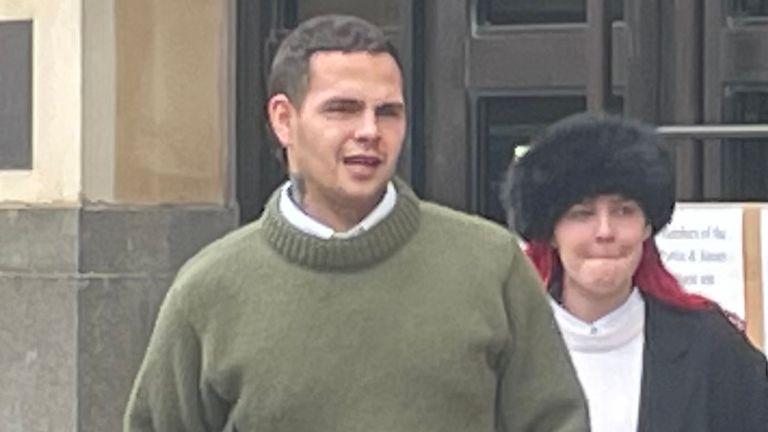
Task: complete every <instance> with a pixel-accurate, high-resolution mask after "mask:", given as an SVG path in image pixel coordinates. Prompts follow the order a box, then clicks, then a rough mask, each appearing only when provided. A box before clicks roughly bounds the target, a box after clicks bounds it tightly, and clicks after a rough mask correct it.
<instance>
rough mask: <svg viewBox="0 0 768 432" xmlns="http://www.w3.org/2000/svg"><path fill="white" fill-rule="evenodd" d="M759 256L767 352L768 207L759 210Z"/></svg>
mask: <svg viewBox="0 0 768 432" xmlns="http://www.w3.org/2000/svg"><path fill="white" fill-rule="evenodd" d="M760 256H761V259H762V261H763V262H762V269H761V270H762V274H763V280H762V288H763V337H764V338H765V339H764V342H763V352H764V353H766V354H768V208H766V207H763V208H762V209H761V210H760Z"/></svg>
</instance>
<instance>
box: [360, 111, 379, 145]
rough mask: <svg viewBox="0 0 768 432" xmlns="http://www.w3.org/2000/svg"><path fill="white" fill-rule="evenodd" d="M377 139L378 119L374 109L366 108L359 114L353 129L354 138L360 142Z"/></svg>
mask: <svg viewBox="0 0 768 432" xmlns="http://www.w3.org/2000/svg"><path fill="white" fill-rule="evenodd" d="M378 139H379V119H378V118H377V116H376V111H375V110H366V111H364V112H363V113H362V115H361V116H360V122H359V123H358V125H357V130H356V131H355V140H356V141H358V142H361V143H375V142H376V141H377V140H378Z"/></svg>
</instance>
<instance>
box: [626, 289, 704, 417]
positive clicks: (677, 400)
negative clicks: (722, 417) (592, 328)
mask: <svg viewBox="0 0 768 432" xmlns="http://www.w3.org/2000/svg"><path fill="white" fill-rule="evenodd" d="M645 303H646V321H645V349H644V351H643V382H642V389H641V393H640V394H641V396H640V419H639V427H638V430H639V431H641V432H678V431H683V430H684V427H687V426H686V425H685V424H684V422H683V419H684V416H685V413H686V409H687V407H686V404H687V402H688V401H689V400H690V395H691V394H692V392H693V391H694V388H693V386H694V380H693V378H692V375H691V373H690V372H691V371H690V368H689V367H688V366H689V365H688V362H686V358H687V357H688V354H689V348H690V341H691V340H692V339H693V334H694V332H695V331H696V329H695V328H694V326H693V325H692V323H691V322H690V320H685V319H684V318H683V315H681V314H680V313H679V312H677V311H675V310H674V309H673V308H670V307H668V306H666V305H664V304H661V303H659V301H658V300H655V299H653V298H651V297H649V296H646V297H645Z"/></svg>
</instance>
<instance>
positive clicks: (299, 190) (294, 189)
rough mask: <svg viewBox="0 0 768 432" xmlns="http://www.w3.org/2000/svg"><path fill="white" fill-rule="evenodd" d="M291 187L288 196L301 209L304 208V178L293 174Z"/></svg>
mask: <svg viewBox="0 0 768 432" xmlns="http://www.w3.org/2000/svg"><path fill="white" fill-rule="evenodd" d="M290 180H291V187H290V188H288V195H289V196H290V197H291V199H292V200H293V202H294V203H296V205H298V206H299V207H302V208H303V207H304V193H305V189H304V177H302V176H301V175H299V174H291V176H290Z"/></svg>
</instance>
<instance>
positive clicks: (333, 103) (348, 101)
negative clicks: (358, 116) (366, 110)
mask: <svg viewBox="0 0 768 432" xmlns="http://www.w3.org/2000/svg"><path fill="white" fill-rule="evenodd" d="M321 106H322V107H323V108H330V107H337V106H354V107H362V106H363V102H362V101H360V100H358V99H353V98H345V97H334V98H330V99H328V100H326V101H323V103H322V105H321Z"/></svg>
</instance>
